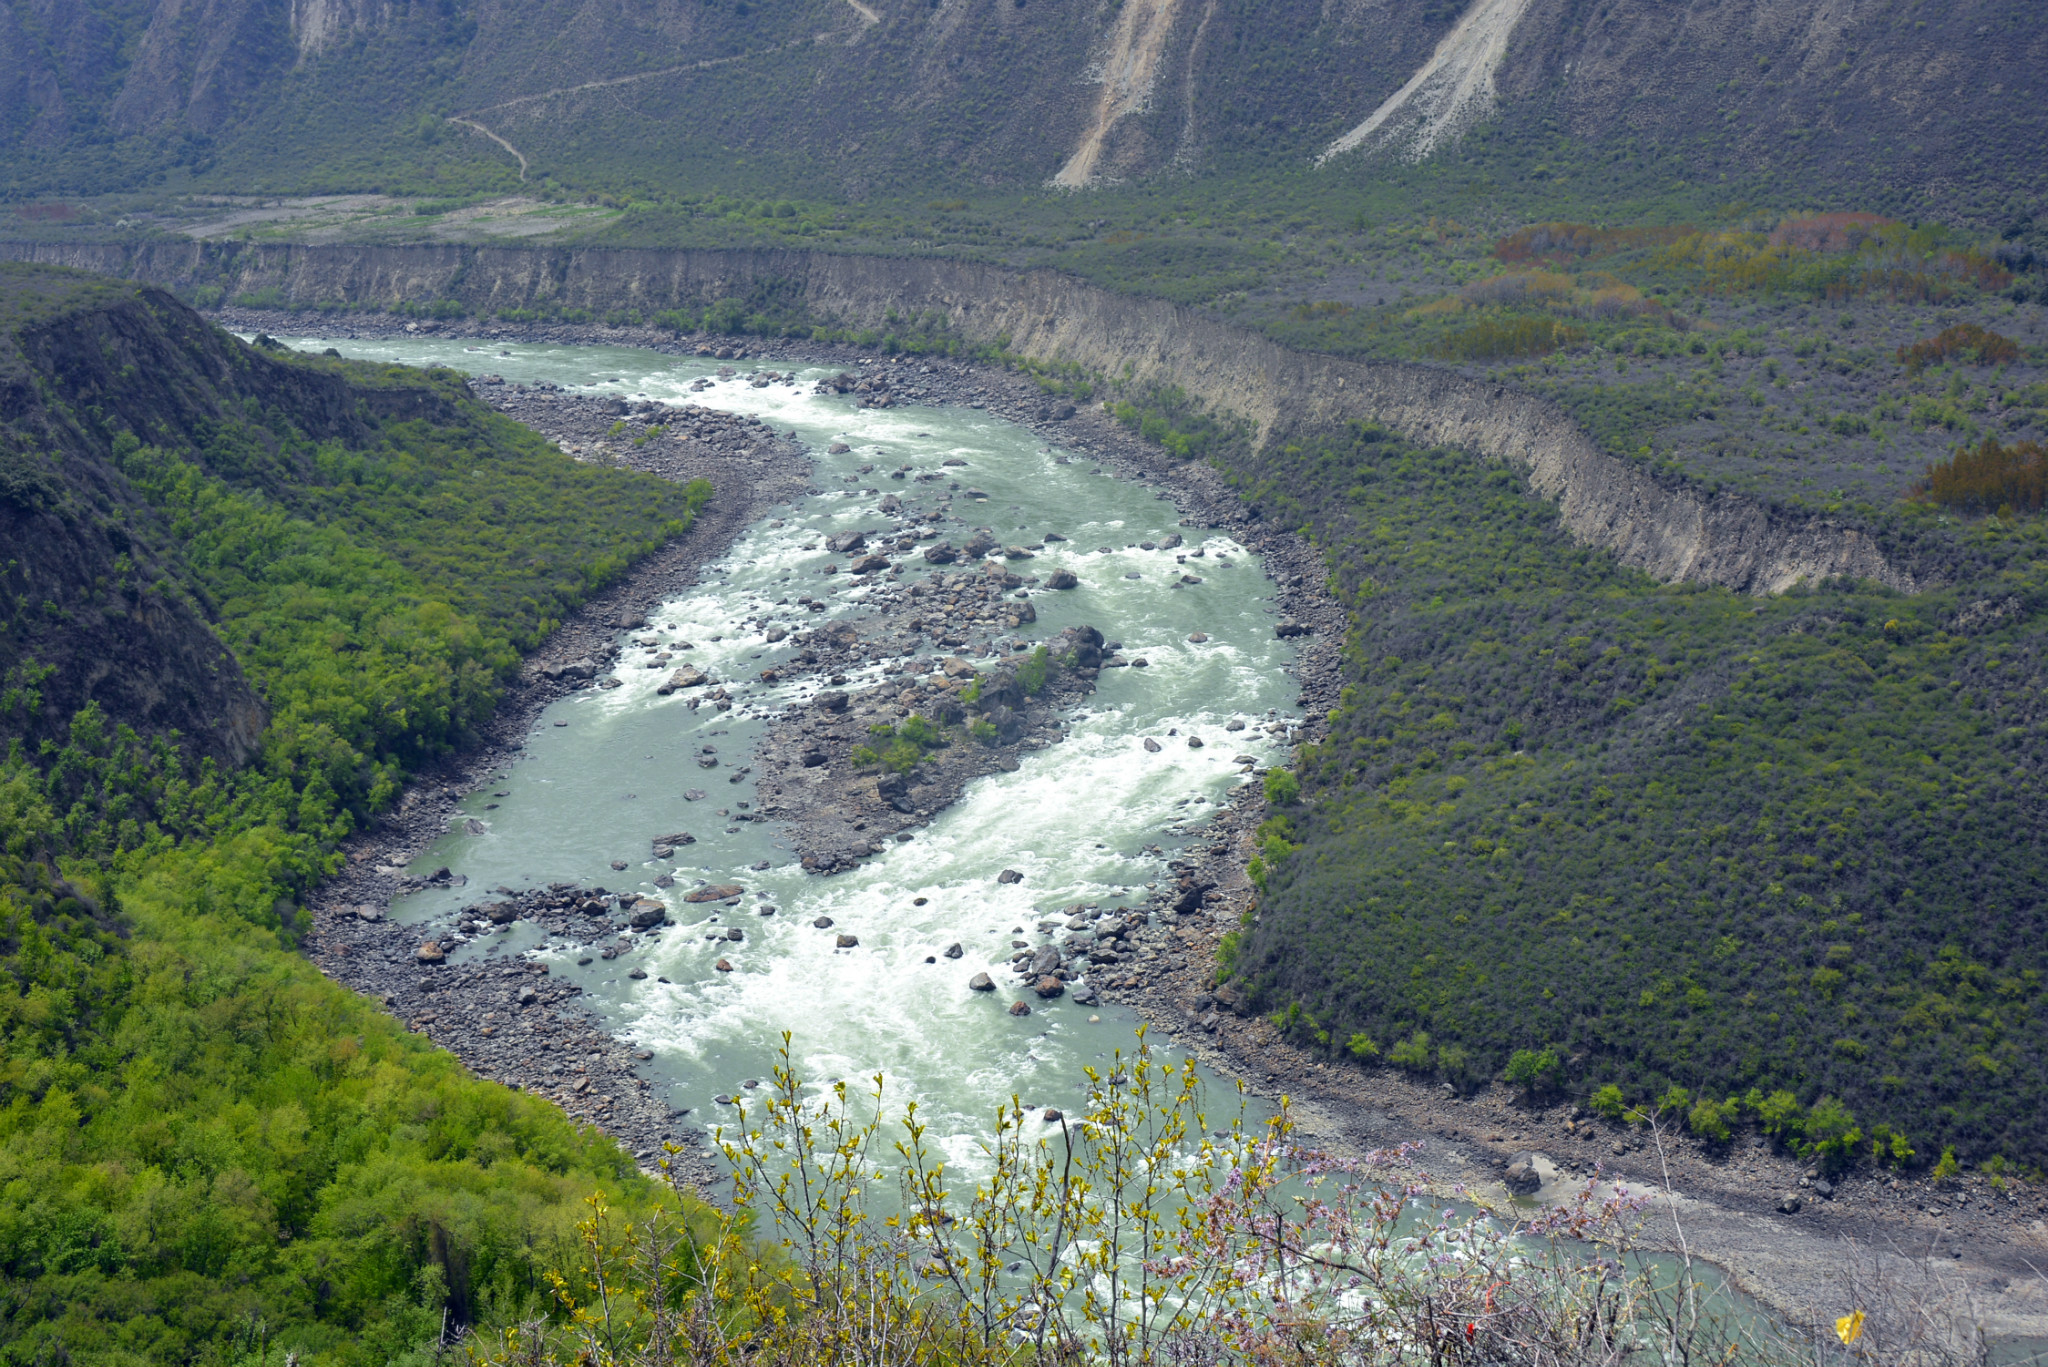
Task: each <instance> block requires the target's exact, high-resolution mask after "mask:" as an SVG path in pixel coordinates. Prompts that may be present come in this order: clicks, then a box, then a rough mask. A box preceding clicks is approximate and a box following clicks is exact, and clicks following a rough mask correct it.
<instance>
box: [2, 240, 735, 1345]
mask: <svg viewBox="0 0 2048 1367" xmlns="http://www.w3.org/2000/svg"><path fill="white" fill-rule="evenodd" d="M0 323H4V325H5V326H4V330H0V337H4V338H5V340H6V343H7V345H6V349H5V351H4V352H0V367H4V370H0V384H4V386H5V395H6V401H5V408H4V410H0V418H4V423H5V425H4V428H0V433H4V440H0V452H4V455H0V536H4V545H5V548H6V555H7V556H8V558H9V561H10V562H12V563H10V564H9V565H8V568H7V571H6V573H7V576H8V577H7V579H6V581H5V585H6V588H7V589H8V591H9V594H10V597H9V599H8V603H7V607H6V609H5V611H6V615H7V618H8V626H7V631H8V632H9V633H11V634H9V635H7V636H6V637H5V638H4V639H5V641H6V648H7V649H8V650H9V652H10V654H9V656H8V657H7V658H8V664H9V667H10V674H11V677H10V679H9V681H8V684H7V686H6V688H5V690H4V692H0V703H4V710H0V1278H4V1280H5V1283H6V1286H7V1292H6V1303H7V1313H6V1314H5V1315H0V1359H4V1360H7V1361H10V1362H12V1361H22V1362H32V1361H71V1362H104V1363H130V1362H152V1363H217V1362H232V1361H244V1360H248V1358H247V1356H246V1355H248V1354H255V1355H256V1356H257V1357H258V1358H262V1357H264V1356H265V1355H266V1354H267V1355H269V1356H277V1350H276V1349H275V1348H274V1347H272V1346H271V1345H270V1344H269V1342H268V1339H269V1336H270V1335H272V1334H281V1335H288V1336H289V1338H290V1340H291V1342H292V1343H293V1344H294V1345H295V1350H296V1352H297V1354H298V1355H299V1358H300V1360H302V1361H318V1362H323V1363H348V1364H355V1363H362V1364H371V1363H377V1364H383V1363H390V1362H403V1361H429V1360H433V1359H434V1358H436V1357H438V1356H440V1353H439V1352H438V1351H437V1350H438V1349H439V1348H440V1347H441V1345H442V1343H443V1336H444V1334H446V1333H447V1332H448V1330H449V1328H450V1326H462V1325H464V1324H467V1323H469V1322H470V1321H471V1320H472V1319H473V1317H474V1316H476V1315H477V1314H478V1313H480V1312H481V1311H482V1310H483V1308H484V1307H486V1306H487V1305H488V1306H496V1305H500V1304H503V1303H506V1300H507V1298H508V1297H509V1298H511V1299H513V1300H517V1299H518V1298H519V1297H520V1296H521V1295H522V1294H523V1292H524V1289H525V1288H529V1287H532V1286H534V1285H536V1284H537V1283H539V1282H540V1281H541V1279H542V1278H544V1277H545V1274H546V1272H547V1271H548V1270H549V1268H550V1266H551V1265H552V1260H553V1259H554V1258H555V1256H556V1255H555V1253H554V1252H553V1251H552V1250H556V1249H560V1248H563V1247H566V1246H567V1243H568V1242H569V1241H570V1239H571V1235H572V1230H573V1225H574V1221H575V1219H576V1218H577V1215H578V1214H579V1212H580V1211H581V1209H582V1207H581V1206H580V1204H579V1202H580V1198H582V1197H584V1196H586V1195H588V1194H589V1193H590V1192H591V1191H592V1190H593V1189H609V1190H611V1191H612V1192H614V1193H616V1194H617V1195H618V1196H620V1197H621V1198H623V1199H625V1200H626V1201H627V1202H628V1203H629V1204H638V1203H640V1202H643V1201H645V1200H646V1199H647V1198H648V1197H649V1195H650V1192H649V1189H648V1186H647V1184H646V1183H645V1181H644V1180H643V1179H642V1178H641V1177H640V1176H639V1174H638V1173H637V1172H636V1171H635V1170H634V1168H633V1166H632V1164H631V1162H630V1160H629V1159H627V1158H626V1156H625V1155H624V1154H623V1153H622V1152H621V1151H620V1150H619V1149H618V1148H617V1146H616V1145H615V1144H613V1143H612V1142H611V1141H610V1140H608V1139H606V1138H604V1137H603V1136H601V1135H599V1134H597V1133H595V1132H594V1131H591V1130H589V1129H587V1128H583V1129H579V1128H578V1127H577V1126H575V1125H574V1124H573V1123H572V1122H571V1121H570V1120H569V1119H568V1118H567V1117H566V1116H564V1115H563V1114H562V1113H561V1111H559V1110H558V1109H556V1108H555V1107H553V1106H551V1105H549V1104H548V1103H546V1102H544V1101H541V1100H538V1099H536V1098H533V1097H529V1096H522V1095H519V1094H518V1093H516V1092H514V1091H512V1090H510V1089H507V1088H504V1087H500V1086H497V1085H495V1084H490V1083H485V1082H482V1081H479V1080H478V1079H476V1078H474V1077H471V1076H469V1075H468V1074H467V1073H465V1072H464V1071H463V1070H462V1068H461V1067H460V1065H459V1064H457V1063H456V1061H455V1059H454V1058H453V1056H452V1055H449V1054H448V1053H446V1052H445V1051H442V1050H439V1049H436V1048H435V1047H434V1046H433V1045H432V1044H431V1043H430V1042H429V1041H428V1040H427V1039H426V1038H425V1037H424V1036H423V1035H418V1034H414V1033H412V1032H410V1031H408V1030H406V1029H405V1028H404V1027H403V1026H401V1025H400V1024H399V1023H398V1022H397V1021H395V1020H393V1019H392V1018H391V1017H390V1016H388V1015H387V1014H385V1013H384V1012H383V1011H382V1010H381V1009H380V1008H378V1007H377V1006H375V1005H373V1004H372V1003H371V1002H370V1001H368V1000H366V999H364V998H361V997H358V996H356V995H355V994H354V993H351V992H349V991H346V990H345V989H343V988H341V987H339V986H337V985H336V984H334V983H332V982H330V981H328V980H327V979H325V978H324V977H322V976H321V974H320V973H319V972H318V971H317V970H316V969H315V968H314V967H313V966H312V965H311V964H310V963H308V962H307V961H306V960H305V958H304V957H302V956H301V955H300V954H299V953H297V952H296V947H295V944H296V940H297V938H298V936H299V935H300V934H301V933H302V932H303V930H304V928H305V924H306V921H305V917H304V913H303V912H301V911H299V910H298V907H297V899H298V898H299V897H300V896H302V895H303V894H304V892H305V890H306V889H307V888H308V887H309V886H310V885H311V884H312V883H314V882H315V881H317V880H318V879H320V878H322V877H324V876H325V875H326V874H327V873H329V872H331V871H332V869H333V867H334V861H335V859H336V854H335V846H336V842H337V841H338V839H339V838H340V837H341V836H343V835H345V834H347V833H348V832H349V831H351V830H354V829H359V828H360V827H361V826H362V824H363V823H365V822H368V821H373V820H375V819H377V817H378V816H379V814H380V813H381V812H382V811H383V809H384V808H385V807H386V806H387V805H388V804H389V802H390V801H391V799H392V798H393V796H394V795H395V793H396V790H397V787H398V785H399V783H400V782H401V781H402V779H403V777H404V774H405V772H406V770H407V769H408V768H410V767H412V766H414V765H416V764H417V763H418V762H419V761H420V760H421V759H422V758H424V757H428V756H431V755H433V754H435V753H437V752H439V751H441V750H443V749H445V748H446V747H447V746H448V745H450V744H451V743H453V742H454V741H456V740H459V739H460V738H461V737H462V735H463V734H464V732H465V730H467V729H468V728H471V727H473V726H474V725H475V724H476V723H477V721H478V720H479V719H480V718H482V717H483V716H485V715H487V714H488V712H489V710H490V709H491V708H492V706H493V705H494V704H495V701H496V696H497V685H498V683H499V681H500V679H501V677H502V674H503V671H505V670H507V669H509V668H510V667H512V666H513V665H514V664H516V661H517V658H518V657H517V652H518V649H519V648H520V647H521V646H523V645H526V644H529V643H531V642H533V641H534V640H536V639H537V638H538V637H539V636H540V635H541V634H543V633H545V632H546V631H547V630H548V629H549V628H550V627H551V626H552V625H553V622H554V621H555V620H556V619H557V618H558V617H559V616H560V614H561V613H562V612H563V611H565V610H566V609H567V608H568V607H570V606H572V605H574V604H575V603H577V602H579V601H581V600H582V599H583V597H585V596H586V595H587V594H588V593H590V592H591V591H592V590H593V589H594V588H596V587H598V586H600V585H602V584H604V583H606V582H608V581H609V580H611V579H612V578H614V577H616V576H617V575H618V574H620V573H621V572H622V571H623V570H624V569H625V567H626V566H627V565H629V564H630V563H631V562H632V560H633V559H634V558H635V557H636V556H638V555H641V554H644V553H645V552H646V551H648V550H649V549H651V548H652V547H653V546H655V545H658V544H660V543H661V542H663V541H665V540H666V539H668V538H670V537H672V536H674V535H677V534H679V533H680V532H681V531H682V530H683V529H684V527H685V526H686V525H687V522H688V520H689V518H690V516H691V514H692V512H693V510H694V509H695V508H696V507H697V506H698V505H699V503H700V502H701V500H702V498H703V497H704V496H705V495H706V494H707V493H708V489H707V488H705V487H704V486H703V485H702V484H701V483H700V484H699V485H697V486H694V487H692V488H681V487H678V486H676V485H674V484H672V483H668V482H666V481H661V480H657V479H654V478H652V477H651V476H645V475H636V474H630V473H627V472H624V471H619V470H611V469H599V468H595V467H590V466H583V465H579V464H577V463H576V462H574V461H572V460H570V459H569V458H568V457H567V456H565V455H563V454H562V453H561V452H560V451H558V450H556V449H555V448H553V447H552V446H550V445H549V444H548V443H547V442H545V441H544V440H542V439H541V438H540V437H539V436H538V435H536V434H534V433H532V432H529V431H527V430H525V429H523V428H521V427H519V426H518V425H517V424H514V423H513V422H511V421H510V420H509V419H506V418H503V417H501V416H499V415H497V414H494V413H492V412H490V411H489V410H487V409H485V408H484V407H483V406H482V405H481V404H479V403H477V402H476V401H475V400H474V399H473V398H471V397H470V396H469V394H468V393H467V391H466V389H465V387H464V386H463V384H462V382H461V381H460V380H458V379H456V378H455V377H453V376H451V375H447V374H445V373H444V374H432V373H423V372H419V371H412V370H407V369H405V368H403V367H380V366H370V365H352V364H349V363H346V362H343V361H340V360H336V359H322V358H315V357H290V356H285V355H280V354H278V353H275V352H271V351H268V350H265V349H263V348H251V347H248V346H244V345H243V344H242V343H240V342H238V341H236V340H235V339H234V338H233V337H231V336H228V335H227V334H225V333H223V332H221V331H220V330H218V329H217V328H214V327H212V326H211V325H209V324H207V323H206V322H205V321H204V320H202V319H200V318H199V317H198V316H197V315H196V314H194V313H192V312H191V311H190V310H189V309H186V308H185V307H183V306H182V305H180V304H178V303H177V302H176V301H175V300H174V299H172V298H170V297H169V296H168V295H166V294H164V293H162V292H160V291H157V290H154V289H147V288H137V287H134V286H123V285H116V284H112V283H107V282H98V281H94V280H92V279H91V278H90V277H85V276H82V275H78V274H75V273H72V272H67V271H61V270H52V269H48V268H42V269H37V268H31V267H23V266H9V267H7V268H6V269H4V270H0ZM486 467H488V469H489V482H488V485H487V486H486V485H485V484H484V482H483V478H482V471H483V470H484V469H485V468H486ZM486 487H487V489H488V493H487V494H482V495H480V494H479V492H478V490H479V489H480V488H486ZM172 547H175V553H174V552H173V550H172V549H171V548H172ZM24 584H26V586H27V590H28V591H29V592H30V593H37V592H49V593H51V594H52V595H53V596H52V597H51V598H50V599H48V600H47V605H44V604H40V603H38V602H36V601H35V600H34V598H33V597H30V598H29V600H28V601H27V602H24V601H23V600H22V593H23V585H24ZM259 693H260V695H261V697H262V699H263V704H262V705H259V704H258V702H257V695H258V694H259ZM66 707H72V708H74V709H75V710H73V711H71V712H65V711H64V710H63V709H64V708H66ZM266 709H267V710H268V712H269V717H268V725H267V726H266V725H265V721H266V718H265V715H264V714H265V711H266ZM131 726H132V727H133V728H135V730H136V731H139V732H141V733H142V734H141V735H136V734H132V733H130V732H129V731H128V730H127V729H125V728H127V727H131ZM173 728H175V729H177V730H178V731H179V732H180V733H181V735H180V736H179V737H177V738H173V737H172V736H171V735H170V731H171V730H172V729H173ZM19 742H27V743H28V744H26V745H25V746H24V745H20V744H18V743H19ZM415 1353H417V1354H418V1356H413V1354H415Z"/></svg>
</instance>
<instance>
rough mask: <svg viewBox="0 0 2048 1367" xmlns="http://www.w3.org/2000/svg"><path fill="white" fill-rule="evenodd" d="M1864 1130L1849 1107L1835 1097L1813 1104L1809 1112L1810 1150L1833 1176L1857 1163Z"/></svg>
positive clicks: (1822, 1099)
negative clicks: (1859, 1126)
mask: <svg viewBox="0 0 2048 1367" xmlns="http://www.w3.org/2000/svg"><path fill="white" fill-rule="evenodd" d="M1862 1142H1863V1131H1862V1130H1861V1129H1859V1128H1858V1127H1857V1124H1856V1117H1855V1116H1854V1115H1853V1114H1851V1112H1850V1110H1849V1108H1848V1107H1847V1106H1844V1105H1843V1104H1842V1103H1841V1102H1840V1101H1838V1100H1836V1099H1835V1098H1834V1097H1831V1096H1824V1097H1822V1098H1821V1099H1820V1100H1818V1101H1816V1102H1814V1103H1813V1106H1812V1108H1811V1109H1810V1110H1808V1111H1807V1113H1806V1151H1807V1152H1808V1153H1809V1154H1811V1155H1813V1156H1814V1157H1816V1158H1818V1159H1819V1160H1820V1164H1821V1167H1822V1168H1824V1169H1826V1170H1827V1171H1828V1172H1830V1173H1835V1172H1840V1171H1841V1170H1842V1169H1843V1168H1846V1167H1848V1166H1849V1164H1850V1163H1851V1162H1853V1161H1855V1157H1856V1147H1857V1145H1859V1144H1861V1143H1862Z"/></svg>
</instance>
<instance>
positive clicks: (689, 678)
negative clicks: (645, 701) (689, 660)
mask: <svg viewBox="0 0 2048 1367" xmlns="http://www.w3.org/2000/svg"><path fill="white" fill-rule="evenodd" d="M710 682H711V676H710V675H708V674H706V673H705V672H704V671H703V670H701V669H699V668H697V666H695V665H684V666H683V667H682V668H681V669H678V670H677V671H676V672H675V673H673V674H671V675H669V676H668V681H667V682H666V683H664V684H662V686H661V687H659V688H657V689H655V690H654V691H655V692H656V693H659V694H660V695H661V696H662V697H664V698H665V697H667V696H668V695H669V694H671V693H673V692H675V691H676V690H677V689H679V688H696V687H698V686H700V685H702V684H707V683H710Z"/></svg>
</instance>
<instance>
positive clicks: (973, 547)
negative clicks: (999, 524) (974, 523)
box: [960, 527, 997, 560]
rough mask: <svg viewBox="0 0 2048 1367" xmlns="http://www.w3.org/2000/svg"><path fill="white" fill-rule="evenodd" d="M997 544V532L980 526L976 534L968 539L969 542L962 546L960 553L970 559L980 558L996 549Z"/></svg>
mask: <svg viewBox="0 0 2048 1367" xmlns="http://www.w3.org/2000/svg"><path fill="white" fill-rule="evenodd" d="M996 545H997V542H996V534H995V533H994V532H992V531H990V530H989V529H988V528H986V527H978V528H976V529H975V532H974V535H973V536H971V537H969V538H968V539H967V544H966V545H965V546H962V547H961V548H960V553H961V554H962V555H964V556H966V557H967V558H968V559H970V560H979V559H981V557H983V556H984V555H987V554H988V553H989V552H990V551H992V550H994V549H995V548H996Z"/></svg>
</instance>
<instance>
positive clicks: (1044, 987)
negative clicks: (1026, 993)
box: [1031, 974, 1067, 998]
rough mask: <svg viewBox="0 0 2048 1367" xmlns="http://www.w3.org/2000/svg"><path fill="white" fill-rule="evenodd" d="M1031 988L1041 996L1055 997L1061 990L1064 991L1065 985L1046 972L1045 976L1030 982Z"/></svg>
mask: <svg viewBox="0 0 2048 1367" xmlns="http://www.w3.org/2000/svg"><path fill="white" fill-rule="evenodd" d="M1031 990H1032V991H1033V992H1036V993H1037V994H1038V995H1039V996H1041V997H1046V998H1051V997H1057V996H1059V995H1060V994H1061V993H1062V992H1065V991H1066V990H1067V985H1066V984H1065V983H1063V982H1061V981H1060V980H1059V979H1058V978H1055V977H1053V976H1052V975H1051V974H1047V975H1046V976H1045V977H1043V978H1040V979H1039V980H1038V981H1037V982H1035V983H1033V984H1031Z"/></svg>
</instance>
